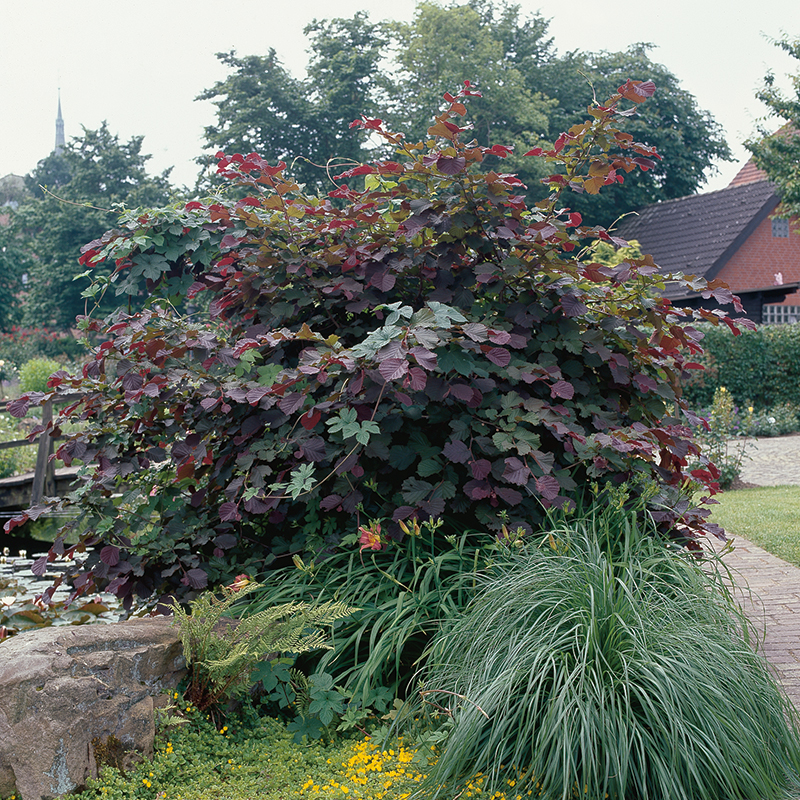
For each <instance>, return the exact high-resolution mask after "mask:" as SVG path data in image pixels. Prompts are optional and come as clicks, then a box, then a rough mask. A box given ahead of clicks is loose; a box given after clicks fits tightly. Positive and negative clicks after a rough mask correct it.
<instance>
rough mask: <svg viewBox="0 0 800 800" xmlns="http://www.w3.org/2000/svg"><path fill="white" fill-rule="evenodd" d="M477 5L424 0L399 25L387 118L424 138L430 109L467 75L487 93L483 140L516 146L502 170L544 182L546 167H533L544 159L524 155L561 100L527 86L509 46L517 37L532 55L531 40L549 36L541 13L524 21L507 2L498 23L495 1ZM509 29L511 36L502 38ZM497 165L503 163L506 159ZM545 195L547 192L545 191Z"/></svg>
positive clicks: (477, 104)
mask: <svg viewBox="0 0 800 800" xmlns="http://www.w3.org/2000/svg"><path fill="white" fill-rule="evenodd" d="M476 6H477V7H473V6H472V5H462V6H450V7H448V8H442V7H441V6H438V5H435V4H434V3H429V2H421V3H419V4H418V5H417V11H416V16H415V18H414V20H413V22H411V23H397V24H395V25H394V26H393V39H394V42H393V45H394V51H395V53H396V63H397V66H398V67H399V70H400V72H399V77H398V79H397V82H396V88H395V90H394V106H393V108H394V109H395V110H394V113H391V114H389V115H388V116H389V118H390V119H391V121H392V124H393V125H394V126H395V127H398V128H400V129H401V130H405V131H406V132H407V134H408V135H409V136H411V137H412V138H414V139H415V140H421V139H424V138H425V131H426V130H427V128H428V127H429V125H430V121H431V109H436V108H438V107H439V106H440V104H441V98H442V95H443V93H444V92H446V91H447V90H448V89H449V88H451V87H453V86H460V85H463V84H464V81H468V82H469V84H470V85H471V86H473V88H476V89H479V90H480V91H481V94H482V95H483V96H482V97H480V98H470V121H471V123H472V125H473V126H474V135H475V138H476V140H477V141H478V142H479V143H480V144H481V145H483V146H486V147H492V146H493V145H495V144H502V145H504V146H507V147H511V148H513V151H514V152H513V153H512V154H511V158H510V160H509V161H508V162H507V163H505V164H503V169H504V170H513V171H514V172H515V173H518V174H519V177H520V178H521V180H522V181H523V182H524V183H525V184H526V185H528V187H529V188H530V187H531V186H533V185H536V184H538V181H539V180H540V179H541V178H542V177H543V176H544V172H543V171H541V170H538V171H537V170H534V167H538V166H539V165H538V164H536V163H535V162H532V161H531V159H524V158H522V157H521V154H522V153H524V152H526V151H527V150H529V149H530V148H532V147H534V146H536V145H538V144H541V140H542V137H543V136H544V135H546V134H547V132H548V129H549V119H548V116H549V113H550V110H551V108H552V106H553V105H554V104H553V103H552V102H549V101H547V100H545V99H544V98H543V96H542V94H541V93H540V92H539V91H538V90H531V89H530V88H529V87H528V86H526V84H525V79H524V75H523V73H522V72H521V70H520V68H519V66H518V64H517V63H516V62H515V61H514V60H511V59H509V58H508V51H509V48H511V47H513V46H514V43H513V41H512V40H514V37H515V36H516V44H517V46H518V49H519V54H520V57H521V58H522V57H531V55H532V54H531V50H532V49H533V48H532V45H533V46H535V45H536V44H537V43H538V42H539V41H540V38H541V34H543V31H542V30H541V26H540V25H539V22H541V18H535V19H536V20H537V22H536V24H533V23H531V24H528V23H525V24H523V25H522V26H520V24H519V20H518V13H517V10H516V9H515V8H514V7H508V6H504V7H503V12H502V16H501V19H500V20H499V25H498V20H497V19H496V9H495V8H494V6H493V5H492V4H488V3H481V4H476ZM503 35H505V36H506V38H507V41H505V40H504V39H503V38H501V37H502V36H503ZM523 39H524V42H525V43H524V45H522V43H521V42H522V40H523ZM514 153H516V156H515V155H514ZM496 163H497V164H498V165H499V164H500V159H496ZM498 168H499V167H498ZM538 194H539V197H541V196H542V194H543V192H539V193H538ZM537 199H538V198H537Z"/></svg>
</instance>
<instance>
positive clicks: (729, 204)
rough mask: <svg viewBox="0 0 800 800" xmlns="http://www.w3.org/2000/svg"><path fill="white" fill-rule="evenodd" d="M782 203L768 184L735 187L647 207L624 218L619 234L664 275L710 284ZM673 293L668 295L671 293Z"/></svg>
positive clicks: (767, 182) (668, 294)
mask: <svg viewBox="0 0 800 800" xmlns="http://www.w3.org/2000/svg"><path fill="white" fill-rule="evenodd" d="M778 202H779V201H778V195H777V194H776V193H775V186H774V185H773V184H772V183H770V182H769V181H758V182H756V183H744V184H741V185H738V186H733V185H732V186H729V187H728V188H726V189H720V190H719V191H716V192H708V193H707V194H696V195H690V196H689V197H680V198H677V199H675V200H667V201H665V202H663V203H656V204H655V205H652V206H645V208H642V209H639V211H638V212H637V214H636V215H631V216H629V217H626V218H625V219H624V220H623V222H622V224H621V225H620V226H619V227H618V228H617V230H616V231H615V233H616V234H617V235H618V236H621V237H622V238H624V239H636V240H637V241H638V242H639V243H640V244H641V246H642V252H644V253H650V254H651V255H652V256H653V259H654V260H655V262H656V264H658V266H659V268H660V269H661V271H662V272H664V273H668V272H682V273H683V274H684V275H696V276H698V277H703V278H706V279H707V280H710V279H711V278H713V277H715V276H716V275H717V274H718V273H719V271H720V270H721V269H722V267H723V266H724V265H725V263H726V262H727V261H728V259H730V258H731V256H732V255H733V254H734V253H735V252H736V251H737V250H738V249H739V248H740V247H741V246H742V244H743V243H744V241H745V240H746V239H747V237H748V236H750V234H751V233H753V231H754V230H755V229H756V228H757V227H758V225H759V224H760V223H761V221H762V220H763V219H765V218H766V217H767V216H768V215H769V214H770V213H772V211H774V209H775V207H776V206H777V205H778ZM669 288H670V287H668V291H667V292H666V293H665V294H666V295H667V296H671V294H673V292H671V291H669ZM684 291H685V290H684Z"/></svg>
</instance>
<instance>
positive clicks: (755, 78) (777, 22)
mask: <svg viewBox="0 0 800 800" xmlns="http://www.w3.org/2000/svg"><path fill="white" fill-rule="evenodd" d="M516 2H517V3H518V4H519V5H520V7H521V10H522V12H523V14H528V13H536V12H541V13H542V15H543V16H544V17H545V18H547V19H550V35H551V36H552V37H553V38H554V40H555V46H556V48H557V50H558V51H559V52H562V53H563V52H566V51H570V50H575V49H578V50H590V51H597V50H610V51H616V50H622V49H625V48H626V47H627V46H628V45H630V44H632V43H634V42H651V43H653V45H654V48H653V50H652V51H651V53H650V56H651V59H652V60H653V61H656V62H659V63H661V64H664V65H665V66H666V67H667V68H668V69H669V70H670V71H671V72H673V73H674V74H675V75H676V76H677V77H678V79H679V80H680V82H681V85H682V86H683V88H684V89H686V90H688V91H689V92H691V93H692V94H694V95H695V97H696V98H697V101H698V106H699V107H700V108H701V109H703V110H705V111H708V112H710V114H711V115H712V117H714V119H716V121H717V122H718V123H720V125H721V126H722V127H723V129H724V131H725V134H726V137H727V140H728V144H729V145H730V147H731V149H732V151H733V153H734V155H735V157H736V158H737V159H738V161H737V162H735V163H732V164H731V163H724V162H723V163H721V164H719V173H718V174H716V175H711V176H709V181H708V183H707V184H706V185H705V186H704V187H703V189H702V191H709V190H715V189H721V188H723V187H724V186H726V185H727V184H728V182H729V181H730V180H731V178H732V177H733V176H734V175H735V174H736V172H737V171H738V169H739V168H740V166H741V165H742V164H743V163H744V162H745V161H746V160H747V158H748V154H747V152H746V150H745V149H744V147H743V146H742V142H743V141H744V140H745V139H746V138H748V137H749V136H751V135H754V134H755V132H756V128H757V123H758V121H759V120H760V119H762V118H763V117H764V115H765V114H766V109H765V107H764V106H763V105H761V104H760V103H759V102H758V101H757V100H756V99H755V96H754V94H755V91H756V90H757V89H758V88H759V86H760V85H761V83H762V81H763V77H764V75H765V74H766V72H767V71H768V70H772V71H773V72H774V73H775V76H776V83H777V85H779V86H781V87H783V88H784V89H788V88H789V87H790V82H789V79H788V77H787V74H788V73H796V72H797V71H798V66H799V65H798V63H797V61H796V60H794V59H792V58H791V57H790V56H788V55H787V54H786V53H784V51H782V50H780V49H779V48H777V47H776V46H775V45H774V44H772V43H771V42H770V39H774V38H776V37H779V36H780V35H781V34H782V33H788V34H789V35H790V36H800V2H798V0H761V2H758V3H753V2H752V0H747V1H746V2H745V1H744V0H668V2H662V3H655V2H650V3H634V2H630V0H603V2H599V0H516ZM415 6H416V2H415V0H392V1H391V2H387V0H327V2H323V1H322V0H291V2H290V1H289V0H224V2H221V1H220V0H216V1H215V2H212V1H211V0H129V1H128V2H126V3H118V2H111V0H70V2H68V3H67V2H63V0H0V176H3V175H6V174H8V173H16V174H20V175H21V174H25V173H27V172H29V171H30V170H32V169H33V168H34V167H35V166H36V163H37V161H38V160H39V159H40V158H43V157H44V156H46V155H47V154H48V153H49V152H50V151H51V150H52V149H53V146H54V144H55V118H56V111H57V103H58V93H59V88H60V92H61V107H62V113H63V117H64V123H65V131H66V136H67V139H69V138H70V137H71V136H77V135H80V133H81V126H84V127H86V128H89V129H96V128H98V127H99V126H100V124H101V122H102V121H103V120H106V121H107V122H108V125H109V128H110V130H111V131H112V132H113V133H116V134H118V135H119V136H120V139H122V140H123V141H127V140H128V139H129V138H130V137H131V136H134V135H143V136H144V144H143V148H142V150H143V152H144V153H149V154H151V155H152V159H151V160H150V161H149V162H148V168H149V170H150V171H151V172H161V171H162V170H164V169H166V168H168V167H173V172H172V180H173V182H174V183H176V184H178V185H181V184H183V185H189V186H191V185H193V184H194V181H195V178H196V176H197V170H198V168H197V166H196V165H195V163H194V158H196V157H197V156H198V155H200V154H201V152H202V144H203V128H204V126H205V125H209V124H212V123H213V122H214V110H215V109H214V106H213V104H212V103H211V101H202V102H197V101H195V100H194V98H195V97H197V95H198V94H200V93H201V92H202V91H203V90H204V89H206V88H209V87H211V86H213V85H214V83H215V82H216V81H219V80H223V79H224V78H225V77H226V74H227V71H226V68H225V67H224V66H223V65H222V64H221V63H220V62H219V61H218V59H217V58H216V57H215V54H216V53H218V52H227V51H230V50H232V49H235V50H236V51H237V53H238V54H239V55H242V56H244V55H251V54H264V53H266V52H267V50H268V49H269V48H270V47H273V48H275V50H276V51H277V53H278V55H279V57H280V58H281V59H282V61H283V63H284V65H285V66H286V67H287V68H288V69H289V71H290V72H291V73H292V74H293V75H295V76H296V77H298V78H299V77H302V76H303V75H304V69H305V65H306V63H307V49H308V41H307V39H306V38H305V36H304V34H303V29H304V27H305V26H306V25H307V24H308V23H309V22H311V21H312V20H313V19H315V18H316V19H329V18H332V17H350V16H352V15H353V14H354V13H355V12H356V11H360V10H364V11H367V12H369V14H370V17H371V19H372V20H373V21H377V20H381V19H395V20H402V21H410V20H411V19H413V16H414V9H415ZM659 7H660V8H659ZM464 77H465V78H469V76H464ZM631 77H633V78H640V79H642V80H646V79H647V77H648V76H646V75H642V76H631ZM778 124H779V123H778V122H777V121H775V122H774V123H773V122H770V123H768V125H767V127H772V128H776V127H778Z"/></svg>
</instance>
